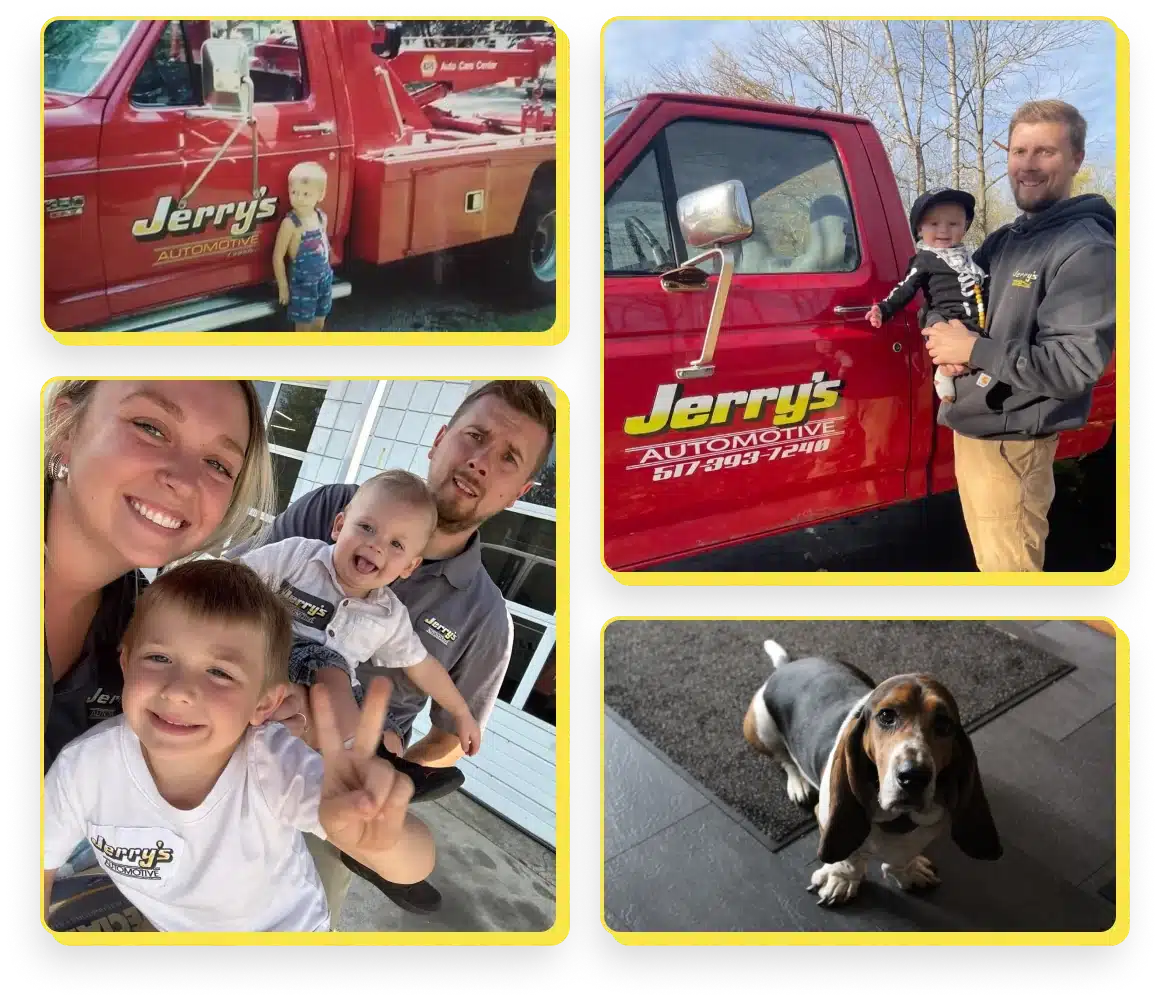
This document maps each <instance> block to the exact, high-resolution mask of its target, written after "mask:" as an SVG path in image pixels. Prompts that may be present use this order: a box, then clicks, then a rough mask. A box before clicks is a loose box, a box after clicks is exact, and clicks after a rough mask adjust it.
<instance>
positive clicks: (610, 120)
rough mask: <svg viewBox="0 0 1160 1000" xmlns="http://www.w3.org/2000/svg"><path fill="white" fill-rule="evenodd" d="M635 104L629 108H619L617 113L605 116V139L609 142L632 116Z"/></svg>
mask: <svg viewBox="0 0 1160 1000" xmlns="http://www.w3.org/2000/svg"><path fill="white" fill-rule="evenodd" d="M635 107H636V105H635V104H630V105H629V106H628V107H627V108H617V109H616V110H615V111H610V112H608V114H606V115H605V116H604V138H605V139H606V140H607V139H608V137H609V136H610V135H612V133H613V132H615V131H616V130H617V129H618V128H620V126H621V124H622V123H623V122H624V119H626V118H627V117H628V116H629V115H631V114H632V109H633V108H635Z"/></svg>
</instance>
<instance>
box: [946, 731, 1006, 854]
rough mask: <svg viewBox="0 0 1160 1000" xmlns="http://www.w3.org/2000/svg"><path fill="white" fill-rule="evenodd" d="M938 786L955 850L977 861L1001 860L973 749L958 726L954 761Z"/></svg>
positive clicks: (996, 833) (997, 837) (1000, 846)
mask: <svg viewBox="0 0 1160 1000" xmlns="http://www.w3.org/2000/svg"><path fill="white" fill-rule="evenodd" d="M938 782H939V786H940V790H941V791H942V797H943V801H944V802H945V803H946V806H947V808H948V809H949V810H950V814H951V839H952V840H953V841H954V842H955V843H956V844H958V845H959V849H960V850H961V851H962V852H963V853H964V854H965V855H967V857H970V858H977V859H978V860H980V861H995V860H996V859H998V858H1001V857H1002V856H1003V845H1002V844H1001V843H1000V842H999V831H998V830H997V829H995V820H994V818H993V817H992V816H991V807H990V806H989V805H988V804H987V796H986V793H985V792H984V791H983V781H982V779H981V778H980V777H979V763H978V760H977V759H976V757H975V748H974V747H973V746H972V745H971V739H970V737H969V736H967V734H966V732H965V731H964V730H963V728H962V727H961V726H960V727H959V730H958V733H957V734H956V736H955V749H954V757H953V759H952V760H951V763H950V765H949V766H948V767H947V768H945V769H944V770H943V772H942V774H940V775H939V778H938Z"/></svg>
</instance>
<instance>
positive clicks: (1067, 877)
mask: <svg viewBox="0 0 1160 1000" xmlns="http://www.w3.org/2000/svg"><path fill="white" fill-rule="evenodd" d="M997 624H999V623H997ZM1001 627H1002V629H1003V631H1005V632H1008V633H1009V634H1011V635H1013V636H1015V637H1016V638H1018V639H1021V640H1023V641H1026V642H1029V643H1031V644H1033V645H1035V646H1038V647H1040V648H1042V649H1044V650H1047V651H1048V652H1051V653H1053V654H1055V655H1057V656H1060V657H1061V658H1063V659H1065V660H1067V661H1068V662H1070V663H1074V664H1075V665H1076V669H1075V670H1074V671H1073V672H1072V673H1070V674H1068V675H1067V676H1066V677H1063V678H1061V679H1060V680H1059V681H1057V682H1056V683H1054V684H1052V685H1050V686H1049V687H1047V688H1045V689H1044V690H1043V691H1041V692H1039V693H1038V694H1036V695H1034V696H1032V697H1031V698H1029V699H1027V700H1026V701H1024V702H1022V703H1021V704H1019V705H1018V706H1016V707H1015V708H1013V709H1012V710H1011V711H1009V712H1007V713H1005V714H1004V715H1002V716H1000V717H999V718H997V719H995V720H993V721H992V722H990V723H988V724H986V725H985V726H983V727H982V728H980V729H979V730H977V731H976V732H975V733H974V734H972V742H973V743H974V746H975V751H976V754H977V756H978V759H979V767H980V769H981V770H982V772H983V774H984V780H985V782H986V787H987V796H988V799H989V801H990V804H991V810H992V813H993V814H994V817H995V822H996V825H997V826H998V828H999V833H1000V836H1001V838H1002V840H1003V844H1004V855H1003V858H1002V859H1000V860H999V861H997V862H981V861H973V860H971V859H969V858H966V857H965V856H964V855H963V854H961V853H960V852H959V851H958V849H957V848H956V847H954V845H953V844H952V843H950V841H949V840H948V841H947V842H945V843H944V842H939V843H937V844H936V845H932V847H931V849H930V850H929V851H928V852H927V853H928V855H929V856H930V858H931V860H932V861H934V862H935V864H936V865H937V866H938V868H939V873H940V875H941V877H942V885H941V886H939V887H938V888H936V889H934V890H933V891H931V892H928V893H925V894H922V895H917V894H906V893H902V892H900V891H898V890H895V889H893V888H891V887H888V886H887V885H886V884H885V883H884V882H883V880H882V878H881V875H880V874H879V873H878V870H877V868H876V867H871V869H870V875H869V877H868V880H867V882H866V883H865V884H864V885H863V887H862V890H861V892H860V894H859V896H858V898H857V899H856V900H855V901H854V902H853V903H852V904H851V905H849V906H847V907H842V908H838V909H834V910H829V909H824V908H822V907H819V906H817V905H816V897H814V896H813V895H811V894H810V893H808V892H807V891H806V886H807V885H808V882H809V873H810V872H811V871H812V870H813V869H814V868H815V867H817V864H818V862H817V861H816V858H815V854H816V850H817V833H816V830H814V831H811V832H810V833H808V834H807V835H805V836H804V837H802V838H801V839H799V840H797V841H795V842H794V843H792V844H790V845H789V846H787V847H786V848H784V849H783V850H782V851H780V852H777V853H774V852H773V851H771V850H770V847H769V845H768V844H767V843H765V842H763V838H762V837H761V836H760V835H759V834H757V833H756V831H754V830H753V829H752V828H751V827H749V826H748V825H747V824H745V823H744V822H741V821H739V819H738V818H737V817H736V815H735V814H734V813H732V812H731V811H729V810H726V809H725V808H723V807H722V806H721V805H720V804H719V803H718V802H717V801H716V800H715V799H714V797H713V796H712V795H711V793H709V792H708V791H707V790H705V789H704V788H701V787H700V786H698V785H696V784H694V783H693V782H691V781H690V780H689V779H688V778H686V777H685V776H684V775H683V773H681V772H680V771H678V769H676V768H675V767H674V766H673V765H672V764H671V763H670V762H669V761H668V760H667V758H664V757H663V756H662V755H660V754H659V752H657V751H656V750H655V749H654V748H653V747H652V746H651V745H648V744H647V743H645V742H644V741H643V740H642V739H641V738H640V737H639V736H638V735H637V734H636V733H635V732H634V731H633V730H632V729H631V728H630V727H629V726H628V725H627V724H626V723H624V722H623V721H622V720H620V719H619V718H618V717H616V716H615V715H614V714H612V713H609V712H606V713H605V720H604V734H605V735H604V740H605V753H604V758H605V773H604V796H605V804H604V843H605V854H604V860H605V864H604V908H605V920H606V922H607V924H608V926H609V928H611V929H612V930H616V931H822V930H825V931H875V930H882V931H950V930H972V931H1004V930H1007V931H1013V930H1025V931H1033V930H1038V931H1060V930H1073V931H1098V930H1106V929H1107V928H1108V927H1110V926H1111V925H1112V923H1113V922H1114V920H1115V784H1114V776H1115V680H1116V665H1115V641H1114V640H1113V639H1111V638H1110V637H1108V636H1104V635H1101V634H1099V633H1097V632H1095V631H1093V630H1091V629H1090V628H1087V627H1086V626H1083V625H1081V624H1079V623H1077V622H1004V623H1001ZM738 738H739V739H740V719H739V720H738ZM770 780H771V781H779V782H780V781H783V780H784V779H783V778H782V776H781V772H780V770H779V771H777V772H776V773H775V772H774V770H773V767H772V765H771V769H770Z"/></svg>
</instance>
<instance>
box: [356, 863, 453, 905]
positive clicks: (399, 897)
mask: <svg viewBox="0 0 1160 1000" xmlns="http://www.w3.org/2000/svg"><path fill="white" fill-rule="evenodd" d="M342 863H343V864H344V865H346V867H347V868H349V869H350V870H351V871H352V872H354V873H355V874H356V875H357V876H358V877H359V878H362V879H366V881H368V882H370V884H371V885H373V886H374V887H375V888H376V889H378V890H379V892H381V893H382V894H383V895H384V896H386V897H387V899H389V900H390V901H391V902H392V903H394V904H395V905H396V906H397V907H399V908H400V909H403V910H406V911H407V912H408V913H419V914H423V915H426V914H429V913H434V912H435V911H436V910H438V909H439V907H440V906H442V905H443V897H442V896H441V895H440V893H439V890H438V889H436V888H435V886H433V885H432V884H431V883H430V882H426V881H424V882H416V883H415V884H414V885H400V884H399V883H398V882H388V881H387V880H386V879H385V878H383V877H382V876H381V875H379V874H378V872H376V871H373V870H372V869H370V868H368V867H367V866H366V865H361V864H359V863H358V862H357V861H355V859H354V858H352V857H350V855H347V854H344V855H342Z"/></svg>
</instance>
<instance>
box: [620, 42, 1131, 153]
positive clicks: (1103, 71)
mask: <svg viewBox="0 0 1160 1000" xmlns="http://www.w3.org/2000/svg"><path fill="white" fill-rule="evenodd" d="M747 29H748V23H747V22H746V21H699V20H689V21H686V20H671V21H626V20H622V21H613V22H612V23H611V24H609V25H608V26H607V28H605V31H604V74H605V79H606V81H607V82H608V83H609V84H612V83H615V82H618V81H624V80H630V81H640V80H647V79H648V78H649V69H650V66H655V65H660V64H663V63H666V62H668V61H669V60H678V61H681V62H690V63H696V62H698V61H699V60H700V58H701V57H703V56H705V55H706V54H708V53H709V52H710V51H711V48H712V43H713V42H717V43H718V44H721V45H724V46H726V47H737V48H740V47H741V46H742V45H743V44H744V40H745V37H746V33H747ZM642 53H647V55H646V56H644V57H642V55H641V54H642ZM1059 58H1060V61H1061V63H1062V64H1063V65H1066V66H1068V67H1070V68H1072V69H1074V70H1076V71H1077V72H1078V77H1079V80H1078V82H1079V84H1080V86H1081V87H1082V90H1081V92H1080V94H1079V96H1078V98H1077V99H1076V101H1075V103H1076V106H1077V107H1079V109H1080V112H1081V113H1082V114H1083V116H1084V117H1085V118H1086V119H1087V122H1088V159H1089V161H1097V160H1098V161H1101V162H1107V163H1111V162H1112V161H1113V160H1114V158H1115V90H1116V87H1115V64H1116V60H1115V30H1114V29H1113V28H1112V26H1111V25H1110V24H1108V23H1106V22H1101V23H1099V24H1097V25H1096V26H1095V31H1094V38H1093V41H1092V43H1091V44H1088V45H1084V46H1082V47H1077V48H1075V49H1072V50H1063V51H1062V52H1061V53H1060V55H1059ZM1044 96H1048V95H1044ZM1050 96H1061V97H1063V98H1064V99H1065V100H1066V99H1067V95H1066V94H1063V95H1050Z"/></svg>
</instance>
